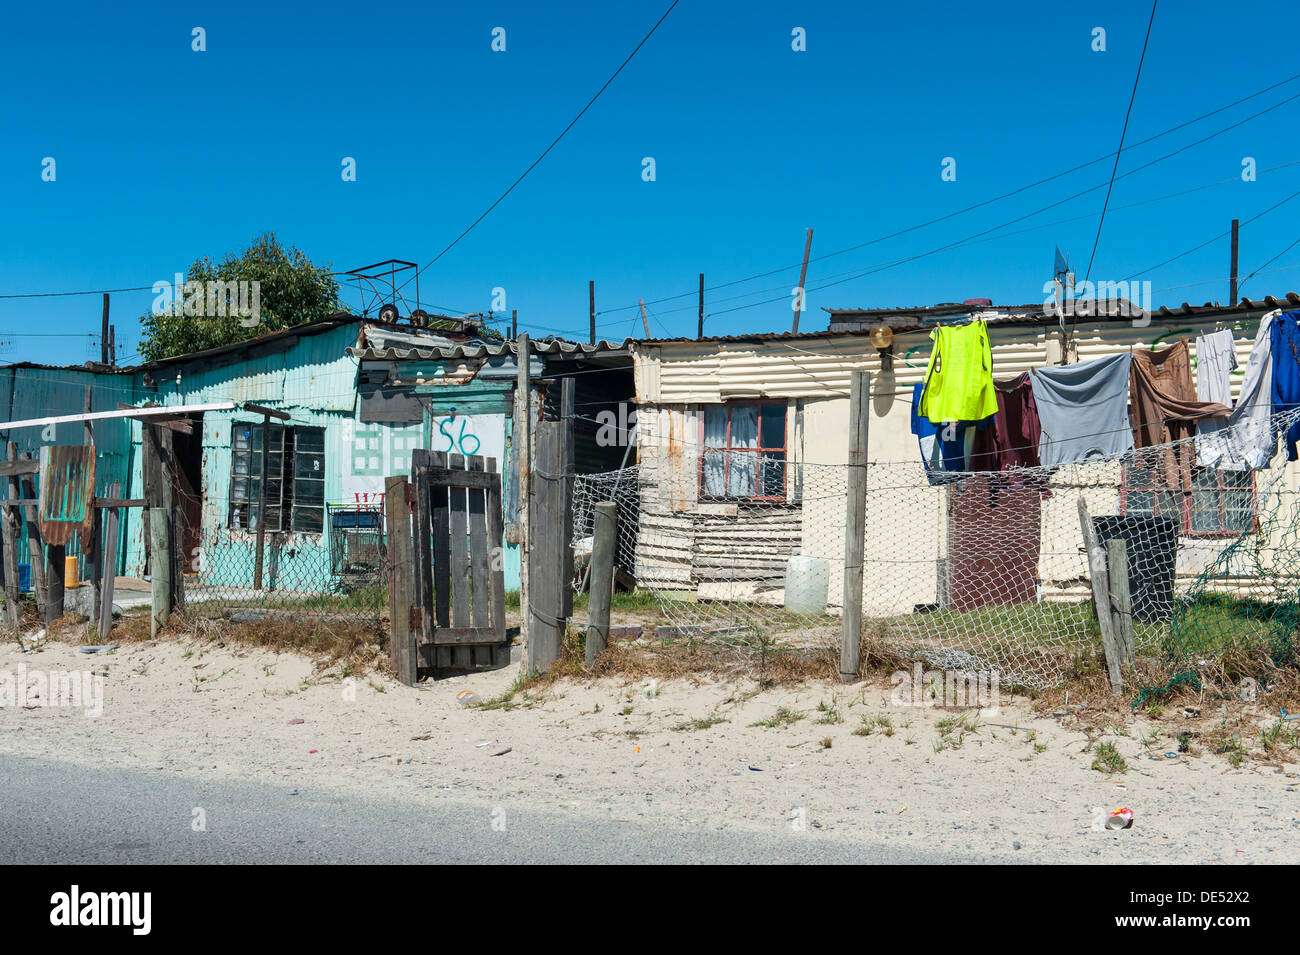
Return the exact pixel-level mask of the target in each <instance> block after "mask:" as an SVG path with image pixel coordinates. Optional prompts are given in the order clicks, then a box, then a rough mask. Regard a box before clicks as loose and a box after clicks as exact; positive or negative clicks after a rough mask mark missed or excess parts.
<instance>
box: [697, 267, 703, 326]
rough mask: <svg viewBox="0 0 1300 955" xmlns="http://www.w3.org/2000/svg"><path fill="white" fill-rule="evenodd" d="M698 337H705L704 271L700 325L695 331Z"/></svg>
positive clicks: (701, 275) (701, 287)
mask: <svg viewBox="0 0 1300 955" xmlns="http://www.w3.org/2000/svg"><path fill="white" fill-rule="evenodd" d="M695 337H696V339H700V338H703V337H704V273H703V272H701V273H700V326H699V330H698V331H697V332H696V333H695Z"/></svg>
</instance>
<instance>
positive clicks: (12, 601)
mask: <svg viewBox="0 0 1300 955" xmlns="http://www.w3.org/2000/svg"><path fill="white" fill-rule="evenodd" d="M17 457H18V445H16V444H14V442H12V441H10V442H9V459H10V460H11V461H12V460H14V459H15V458H17ZM17 496H18V479H17V478H12V477H11V478H10V479H9V499H10V501H11V502H12V501H13V500H14V499H15V498H16V497H17ZM18 513H19V512H18V508H17V507H15V506H13V505H12V504H11V505H10V506H9V507H6V508H5V509H4V517H3V520H4V524H3V527H2V528H0V532H3V535H4V538H3V545H4V555H3V556H4V588H5V625H6V626H7V627H9V629H10V630H17V629H18V622H19V617H18Z"/></svg>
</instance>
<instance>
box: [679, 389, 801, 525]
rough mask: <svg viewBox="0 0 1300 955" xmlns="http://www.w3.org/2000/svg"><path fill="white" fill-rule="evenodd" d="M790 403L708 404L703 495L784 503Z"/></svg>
mask: <svg viewBox="0 0 1300 955" xmlns="http://www.w3.org/2000/svg"><path fill="white" fill-rule="evenodd" d="M785 411H786V406H785V402H776V401H733V402H730V403H728V404H725V405H705V406H704V414H703V422H702V424H701V436H702V440H701V447H702V454H701V460H700V496H701V497H724V498H725V497H741V498H765V499H769V500H783V499H784V498H785V496H786V493H785Z"/></svg>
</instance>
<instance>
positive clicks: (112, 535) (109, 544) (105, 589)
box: [99, 481, 122, 643]
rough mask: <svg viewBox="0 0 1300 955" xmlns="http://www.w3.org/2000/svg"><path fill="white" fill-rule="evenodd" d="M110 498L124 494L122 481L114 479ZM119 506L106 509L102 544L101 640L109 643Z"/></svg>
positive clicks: (115, 577)
mask: <svg viewBox="0 0 1300 955" xmlns="http://www.w3.org/2000/svg"><path fill="white" fill-rule="evenodd" d="M108 496H109V497H110V498H120V497H121V496H122V482H120V481H114V482H113V483H112V485H111V486H110V487H109V489H108ZM117 513H118V512H117V508H116V507H108V508H105V509H104V520H103V525H104V540H103V543H101V544H100V547H99V553H100V561H99V564H100V568H101V569H102V570H103V573H104V581H103V583H102V584H101V585H100V588H99V642H100V643H108V631H109V628H110V627H112V625H113V584H114V582H115V581H116V579H117Z"/></svg>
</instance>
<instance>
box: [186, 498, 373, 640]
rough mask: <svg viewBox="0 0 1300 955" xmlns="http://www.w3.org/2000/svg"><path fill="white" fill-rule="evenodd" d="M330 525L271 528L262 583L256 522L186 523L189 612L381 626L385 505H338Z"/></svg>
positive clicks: (231, 617)
mask: <svg viewBox="0 0 1300 955" xmlns="http://www.w3.org/2000/svg"><path fill="white" fill-rule="evenodd" d="M327 510H328V513H327V517H326V527H325V528H324V533H319V534H316V533H297V532H295V533H289V532H281V531H270V530H268V531H267V532H266V534H265V541H264V545H263V550H262V560H261V568H260V571H261V572H260V586H258V584H259V573H258V560H257V550H258V546H257V532H256V530H255V529H251V530H250V529H243V528H231V527H225V526H221V525H219V524H218V523H216V522H213V521H209V522H207V524H206V526H199V527H193V526H185V527H184V528H183V529H182V537H183V543H184V545H185V546H184V556H183V561H184V573H185V606H186V612H187V613H188V614H191V615H195V616H200V617H215V618H224V619H227V620H230V621H233V622H236V623H241V622H252V621H258V620H285V621H293V620H305V621H315V622H322V621H336V622H340V623H347V624H355V625H362V626H375V627H378V626H379V625H380V624H381V621H382V619H383V618H384V617H386V616H387V614H388V579H387V567H386V563H385V562H386V560H387V554H386V546H385V538H384V513H383V507H382V505H346V506H343V505H339V506H335V505H330V506H329V507H328V509H327Z"/></svg>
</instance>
